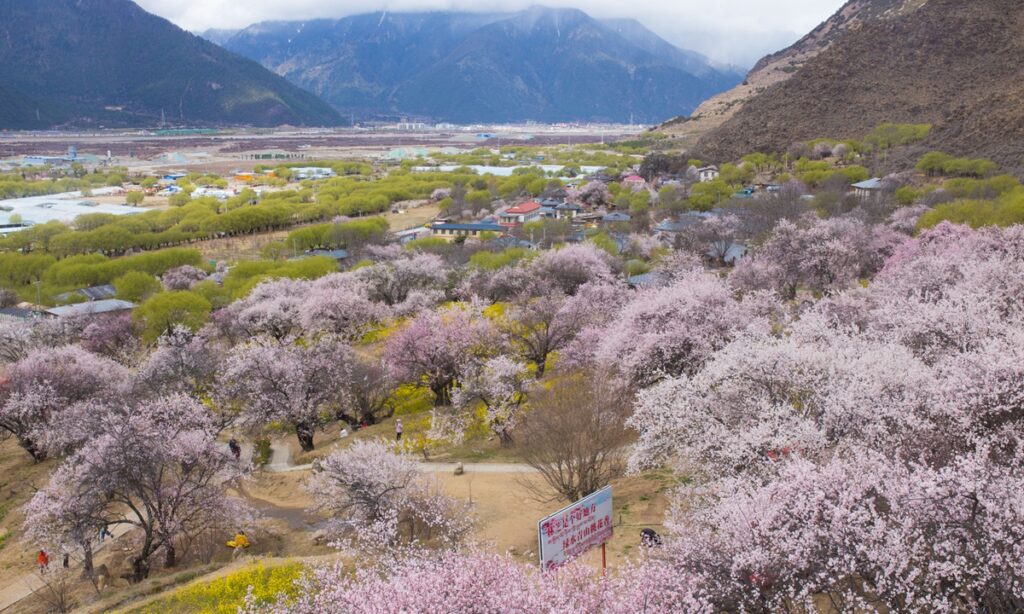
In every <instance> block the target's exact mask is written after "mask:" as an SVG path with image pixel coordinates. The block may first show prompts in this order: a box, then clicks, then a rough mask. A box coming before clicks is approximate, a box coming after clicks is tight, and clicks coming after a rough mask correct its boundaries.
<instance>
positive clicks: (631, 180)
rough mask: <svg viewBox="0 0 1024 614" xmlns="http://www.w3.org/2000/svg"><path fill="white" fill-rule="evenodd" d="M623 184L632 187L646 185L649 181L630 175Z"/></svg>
mask: <svg viewBox="0 0 1024 614" xmlns="http://www.w3.org/2000/svg"><path fill="white" fill-rule="evenodd" d="M622 183H625V184H629V185H632V186H639V185H646V184H647V180H646V179H644V178H643V177H641V176H640V175H630V176H629V177H626V178H625V179H623V180H622Z"/></svg>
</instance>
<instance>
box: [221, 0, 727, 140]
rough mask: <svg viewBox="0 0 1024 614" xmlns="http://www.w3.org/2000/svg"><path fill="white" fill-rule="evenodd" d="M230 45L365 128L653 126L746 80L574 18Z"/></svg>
mask: <svg viewBox="0 0 1024 614" xmlns="http://www.w3.org/2000/svg"><path fill="white" fill-rule="evenodd" d="M224 46H225V47H226V48H227V49H229V50H231V51H234V52H236V53H239V54H241V55H244V56H246V57H249V58H252V59H254V60H257V61H259V62H260V63H261V64H263V65H264V66H266V67H267V68H270V69H271V70H273V71H274V72H276V73H278V74H280V75H283V76H285V77H287V78H288V79H289V80H290V81H292V82H293V83H295V84H297V85H300V86H302V87H304V88H307V89H309V90H311V91H313V92H316V93H317V94H319V95H320V96H321V97H322V98H323V99H324V100H326V101H327V102H329V103H331V104H333V105H334V106H335V108H337V109H338V110H340V111H342V112H343V113H345V114H349V113H351V114H355V115H358V116H360V117H363V118H377V117H399V116H411V117H418V118H426V119H432V120H438V121H451V122H457V123H473V122H513V121H521V120H536V121H543V122H561V121H577V120H579V121H615V122H628V121H630V119H631V118H632V119H633V120H634V121H636V122H640V123H648V122H657V121H661V120H663V119H665V118H666V117H670V116H671V115H673V114H675V113H677V112H678V111H679V109H692V108H694V107H696V105H697V104H699V103H700V101H702V100H704V99H705V98H707V97H708V96H710V95H712V94H715V93H717V92H720V91H723V90H725V89H727V88H729V87H732V86H733V85H735V84H736V83H738V82H739V80H740V75H739V74H737V73H736V72H735V71H733V70H731V69H728V68H724V67H719V66H714V65H712V64H711V63H710V62H709V61H708V60H707V59H706V58H704V57H702V56H700V55H699V54H696V53H694V52H689V51H684V50H681V49H678V48H676V47H673V46H672V45H670V44H669V43H667V42H665V41H664V40H662V39H660V38H658V37H657V36H656V35H655V34H653V33H652V32H650V31H649V30H647V29H646V28H644V27H643V26H641V25H640V24H639V23H637V22H635V21H629V20H617V21H606V22H602V21H598V20H596V19H593V18H591V17H590V16H588V15H586V14H585V13H583V12H581V11H577V10H570V9H559V10H554V9H545V8H533V9H529V10H526V11H522V12H518V13H487V14H478V13H465V12H427V13H372V14H365V15H356V16H353V17H346V18H344V19H339V20H314V21H306V22H267V23H259V24H255V25H253V26H250V27H249V28H246V29H244V30H242V31H240V32H239V33H237V34H236V35H234V36H232V37H231V38H229V39H228V40H226V41H225V42H224Z"/></svg>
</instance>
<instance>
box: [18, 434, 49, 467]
mask: <svg viewBox="0 0 1024 614" xmlns="http://www.w3.org/2000/svg"><path fill="white" fill-rule="evenodd" d="M18 445H20V446H21V447H22V448H23V449H24V450H25V451H26V452H28V455H29V456H31V457H32V460H34V461H35V462H37V463H41V462H43V461H44V460H46V450H43V449H41V448H40V447H39V446H37V445H36V442H34V441H32V440H31V439H29V438H28V437H18Z"/></svg>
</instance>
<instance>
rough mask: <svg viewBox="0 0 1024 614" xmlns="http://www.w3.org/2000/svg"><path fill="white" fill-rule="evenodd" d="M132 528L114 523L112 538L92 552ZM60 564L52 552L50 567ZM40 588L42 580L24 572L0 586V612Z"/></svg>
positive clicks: (131, 526) (58, 557)
mask: <svg viewBox="0 0 1024 614" xmlns="http://www.w3.org/2000/svg"><path fill="white" fill-rule="evenodd" d="M133 528H134V525H130V524H118V525H114V526H113V527H111V529H110V532H111V533H113V534H114V537H113V539H105V540H103V541H102V542H100V543H99V544H98V545H97V546H96V549H95V550H94V551H93V554H94V555H95V554H97V553H99V552H102V551H103V550H104V549H105V548H106V547H107V546H108V545H110V544H112V543H114V542H115V541H116V540H117V539H118V538H119V537H121V536H123V535H125V534H126V533H128V532H129V531H131V530H132V529H133ZM60 564H61V560H60V555H59V554H57V553H53V554H52V555H51V557H50V566H51V568H53V569H57V568H59V567H60ZM81 567H82V565H81V564H80V563H73V564H72V565H71V569H81ZM41 588H43V581H42V579H41V578H40V577H39V575H38V574H36V573H26V574H24V575H23V576H21V577H20V578H18V579H17V580H15V581H13V582H11V583H10V584H8V585H7V586H4V587H0V612H3V611H5V610H7V609H8V608H10V607H11V606H13V605H15V604H17V603H18V602H19V601H21V600H22V599H25V598H27V597H30V596H32V594H33V593H34V592H36V591H38V590H39V589H41Z"/></svg>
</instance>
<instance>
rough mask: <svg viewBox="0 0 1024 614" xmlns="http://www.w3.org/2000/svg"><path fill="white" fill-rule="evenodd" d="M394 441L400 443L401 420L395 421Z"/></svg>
mask: <svg viewBox="0 0 1024 614" xmlns="http://www.w3.org/2000/svg"><path fill="white" fill-rule="evenodd" d="M395 441H402V419H401V418H399V419H398V420H395Z"/></svg>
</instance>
